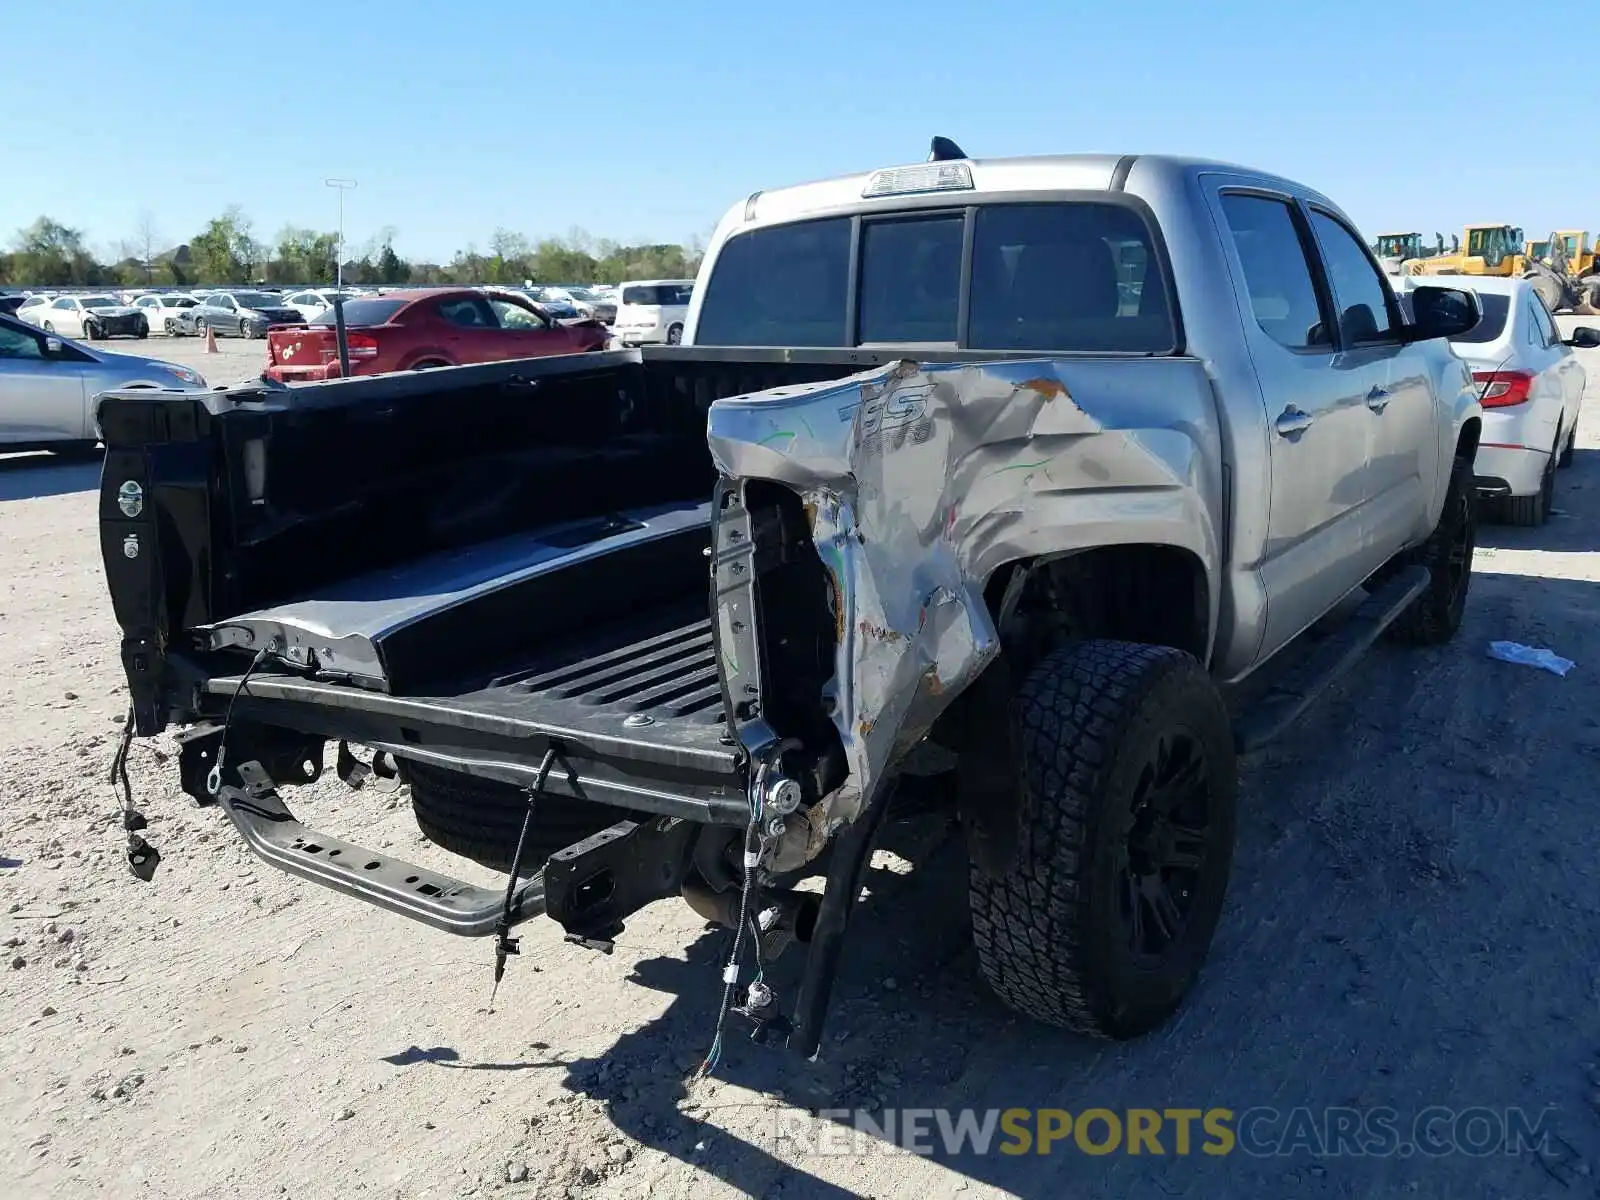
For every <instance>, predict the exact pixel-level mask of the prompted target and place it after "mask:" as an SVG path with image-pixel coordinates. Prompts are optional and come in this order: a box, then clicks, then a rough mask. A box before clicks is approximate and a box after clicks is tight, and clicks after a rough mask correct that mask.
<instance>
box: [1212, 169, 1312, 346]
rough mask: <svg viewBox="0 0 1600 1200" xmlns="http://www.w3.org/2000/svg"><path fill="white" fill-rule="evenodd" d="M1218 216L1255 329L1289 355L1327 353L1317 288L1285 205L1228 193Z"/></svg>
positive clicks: (1293, 221)
mask: <svg viewBox="0 0 1600 1200" xmlns="http://www.w3.org/2000/svg"><path fill="white" fill-rule="evenodd" d="M1222 210H1223V214H1224V215H1225V216H1226V218H1227V221H1228V229H1229V231H1230V233H1231V234H1232V235H1233V244H1234V248H1235V249H1236V250H1237V251H1238V253H1239V263H1240V265H1241V266H1242V267H1243V268H1244V280H1245V288H1246V290H1247V291H1248V292H1249V293H1250V307H1251V308H1252V310H1253V311H1254V313H1255V318H1256V324H1257V325H1259V326H1261V328H1262V330H1263V331H1264V332H1265V333H1266V334H1267V335H1268V336H1269V337H1271V338H1272V340H1273V341H1275V342H1277V343H1279V344H1280V345H1283V346H1287V347H1288V348H1289V349H1291V350H1317V349H1326V348H1330V347H1331V345H1332V341H1331V339H1330V338H1329V337H1328V334H1327V330H1326V329H1325V328H1324V327H1323V323H1322V309H1321V306H1320V305H1319V304H1318V303H1317V285H1316V283H1315V282H1314V281H1313V277H1312V273H1311V264H1310V262H1309V261H1308V260H1307V258H1306V251H1305V246H1304V244H1303V243H1302V242H1301V240H1300V231H1299V227H1298V225H1297V224H1296V222H1295V216H1294V210H1293V208H1291V207H1290V205H1289V203H1288V201H1286V200H1275V199H1272V198H1271V197H1267V196H1248V195H1243V194H1240V193H1229V194H1224V195H1223V197H1222Z"/></svg>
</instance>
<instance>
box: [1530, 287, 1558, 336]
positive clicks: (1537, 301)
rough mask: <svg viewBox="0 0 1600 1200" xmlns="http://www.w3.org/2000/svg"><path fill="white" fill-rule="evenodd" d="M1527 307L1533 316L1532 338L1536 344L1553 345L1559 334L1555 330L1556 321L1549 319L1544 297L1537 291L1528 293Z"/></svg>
mask: <svg viewBox="0 0 1600 1200" xmlns="http://www.w3.org/2000/svg"><path fill="white" fill-rule="evenodd" d="M1528 309H1529V311H1530V312H1531V314H1532V316H1533V330H1534V333H1533V338H1534V345H1536V346H1554V345H1555V344H1556V343H1557V342H1559V341H1560V340H1561V335H1560V334H1559V333H1557V332H1556V323H1555V322H1554V321H1552V320H1551V319H1550V310H1549V309H1547V308H1546V307H1545V306H1544V299H1543V298H1542V297H1541V296H1540V295H1539V293H1538V292H1535V291H1531V290H1530V292H1529V294H1528Z"/></svg>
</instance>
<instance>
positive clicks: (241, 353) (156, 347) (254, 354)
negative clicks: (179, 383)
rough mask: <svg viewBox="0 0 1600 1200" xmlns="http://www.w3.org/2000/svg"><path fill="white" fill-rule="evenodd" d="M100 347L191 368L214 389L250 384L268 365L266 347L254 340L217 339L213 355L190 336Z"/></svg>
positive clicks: (157, 337)
mask: <svg viewBox="0 0 1600 1200" xmlns="http://www.w3.org/2000/svg"><path fill="white" fill-rule="evenodd" d="M100 345H101V347H102V348H103V349H106V350H110V351H113V352H122V353H127V354H147V355H149V356H150V357H151V358H164V359H166V360H167V361H168V362H176V363H182V364H183V365H184V366H186V367H193V368H194V369H195V370H196V371H199V372H200V374H202V375H204V376H205V377H206V382H207V383H209V384H211V385H212V386H213V387H216V386H219V385H227V386H232V385H233V384H236V383H246V382H249V381H250V380H253V379H255V378H257V377H258V376H259V375H260V374H261V372H262V371H264V370H265V369H266V366H267V344H266V342H264V341H260V340H258V339H255V338H236V337H226V338H218V339H217V352H216V353H215V354H208V353H207V352H206V343H205V339H204V338H193V337H175V338H169V337H164V336H159V335H152V336H151V337H149V338H146V339H145V340H144V341H142V342H132V341H125V340H118V341H114V342H102V343H100Z"/></svg>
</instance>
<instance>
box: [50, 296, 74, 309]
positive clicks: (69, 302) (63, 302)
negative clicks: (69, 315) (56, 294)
mask: <svg viewBox="0 0 1600 1200" xmlns="http://www.w3.org/2000/svg"><path fill="white" fill-rule="evenodd" d="M50 307H51V308H59V309H61V310H62V311H63V312H65V311H66V310H67V309H69V308H72V307H74V301H73V299H72V297H71V296H63V297H61V299H59V300H57V301H56V302H55V303H54V304H52V305H51V306H50Z"/></svg>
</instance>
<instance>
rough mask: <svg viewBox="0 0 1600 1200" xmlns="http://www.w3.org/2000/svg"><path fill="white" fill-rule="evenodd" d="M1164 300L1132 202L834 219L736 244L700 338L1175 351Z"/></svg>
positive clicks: (725, 255) (1161, 279) (996, 206)
mask: <svg viewBox="0 0 1600 1200" xmlns="http://www.w3.org/2000/svg"><path fill="white" fill-rule="evenodd" d="M857 223H859V226H860V237H859V240H857V239H856V238H855V237H854V233H855V226H856V225H857ZM853 245H857V246H859V250H858V251H857V253H858V254H859V262H858V263H856V264H854V265H855V267H856V270H855V272H854V278H855V279H856V281H857V282H856V291H855V294H854V295H853V296H852V294H851V280H852V277H853V276H852V269H851V268H852V265H853V264H852V262H851V253H852V246H853ZM968 247H970V250H969V249H968ZM780 279H781V280H782V281H783V286H781V287H775V286H773V281H774V280H780ZM1169 297H1170V289H1169V286H1168V282H1167V277H1166V273H1165V271H1164V269H1163V267H1162V257H1161V254H1160V253H1159V252H1158V241H1157V239H1156V237H1155V234H1154V232H1153V230H1152V228H1151V226H1150V223H1149V221H1148V220H1147V218H1146V217H1145V216H1144V215H1143V214H1142V212H1141V211H1140V210H1139V209H1138V208H1136V207H1134V206H1133V205H1132V204H1130V203H1119V202H1114V201H1102V200H1048V201H1043V200H1042V201H1027V202H1022V203H992V204H986V205H977V206H972V207H965V208H957V207H945V208H933V209H928V210H924V211H919V212H909V213H893V214H885V215H883V216H878V215H875V214H863V215H861V216H857V217H828V218H823V219H820V220H813V221H805V222H799V223H796V224H792V225H779V226H773V227H770V228H767V229H759V230H754V231H752V232H750V233H745V234H739V235H736V236H735V237H732V238H730V239H729V240H728V241H727V242H726V243H725V244H724V245H723V247H722V249H721V251H720V253H719V254H718V256H717V260H716V263H715V265H714V266H713V268H712V274H711V277H710V279H709V281H708V282H707V284H706V290H705V296H704V298H703V299H702V301H701V309H700V318H699V326H698V329H697V331H696V334H695V341H696V343H697V344H699V345H703V346H717V345H723V346H814V347H843V346H854V345H868V344H886V343H887V344H933V345H943V346H951V347H957V348H964V349H973V350H998V351H1059V352H1064V353H1072V352H1080V351H1081V352H1090V353H1103V352H1112V353H1138V354H1170V353H1172V352H1174V351H1175V350H1176V349H1177V347H1178V346H1179V341H1180V339H1179V336H1178V329H1177V322H1176V320H1175V319H1174V314H1173V312H1172V306H1171V302H1170V299H1169ZM963 301H965V303H963ZM963 326H964V327H963Z"/></svg>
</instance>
